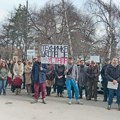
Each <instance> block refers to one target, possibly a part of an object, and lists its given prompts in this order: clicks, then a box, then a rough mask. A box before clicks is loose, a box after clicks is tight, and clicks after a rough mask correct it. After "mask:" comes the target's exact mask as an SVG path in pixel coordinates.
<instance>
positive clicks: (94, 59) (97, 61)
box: [90, 56, 100, 63]
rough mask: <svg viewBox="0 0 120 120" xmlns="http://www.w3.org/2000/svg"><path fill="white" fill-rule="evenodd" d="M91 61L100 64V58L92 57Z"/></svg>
mask: <svg viewBox="0 0 120 120" xmlns="http://www.w3.org/2000/svg"><path fill="white" fill-rule="evenodd" d="M90 61H94V62H96V63H100V56H90Z"/></svg>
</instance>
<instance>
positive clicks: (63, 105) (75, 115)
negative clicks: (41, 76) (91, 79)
mask: <svg viewBox="0 0 120 120" xmlns="http://www.w3.org/2000/svg"><path fill="white" fill-rule="evenodd" d="M9 91H10V90H9ZM64 96H67V95H66V93H65V95H64ZM32 100H33V98H32V97H30V96H28V95H27V93H26V92H25V90H22V95H21V96H16V95H14V94H13V93H11V92H8V90H7V95H6V96H3V95H1V96H0V108H1V110H0V120H120V111H118V110H117V104H115V100H114V103H113V106H112V110H110V111H108V110H107V109H106V108H107V103H103V102H102V95H99V96H98V101H97V102H94V101H86V100H85V98H84V99H83V100H81V101H82V102H83V103H84V105H78V104H76V102H75V100H74V99H73V104H72V105H68V104H67V101H68V99H67V97H64V98H59V97H56V94H52V96H51V97H47V104H42V103H41V100H40V101H39V103H36V104H30V102H31V101H32Z"/></svg>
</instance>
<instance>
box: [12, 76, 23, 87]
mask: <svg viewBox="0 0 120 120" xmlns="http://www.w3.org/2000/svg"><path fill="white" fill-rule="evenodd" d="M13 85H14V86H21V85H22V79H21V78H20V77H16V78H15V79H14V81H13Z"/></svg>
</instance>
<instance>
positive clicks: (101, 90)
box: [97, 75, 103, 93]
mask: <svg viewBox="0 0 120 120" xmlns="http://www.w3.org/2000/svg"><path fill="white" fill-rule="evenodd" d="M97 91H98V92H100V93H103V86H102V77H101V75H99V81H98V85H97Z"/></svg>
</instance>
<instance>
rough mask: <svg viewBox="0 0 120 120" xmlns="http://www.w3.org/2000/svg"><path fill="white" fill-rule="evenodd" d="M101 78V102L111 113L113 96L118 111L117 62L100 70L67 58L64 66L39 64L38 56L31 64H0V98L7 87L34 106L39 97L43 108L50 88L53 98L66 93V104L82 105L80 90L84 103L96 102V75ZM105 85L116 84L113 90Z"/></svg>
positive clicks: (119, 68)
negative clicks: (102, 92)
mask: <svg viewBox="0 0 120 120" xmlns="http://www.w3.org/2000/svg"><path fill="white" fill-rule="evenodd" d="M100 74H101V76H102V85H103V90H104V99H103V101H104V102H107V101H108V110H110V109H111V105H112V101H113V97H114V95H115V94H116V96H117V104H118V109H119V110H120V65H119V63H118V59H117V58H113V59H112V60H111V61H110V59H106V60H105V65H104V66H103V67H102V69H101V70H100V67H99V65H97V64H96V63H95V62H94V61H91V62H87V63H86V62H85V61H84V60H81V59H79V60H78V61H77V63H75V62H74V59H73V58H72V57H69V58H68V63H67V65H53V64H42V63H41V56H37V57H36V58H34V59H33V61H28V60H27V61H25V60H24V61H21V60H20V59H18V60H17V61H16V60H14V61H5V60H2V59H1V60H0V95H1V94H3V95H6V88H7V86H8V85H10V86H11V91H12V92H13V93H14V94H16V95H20V94H21V89H25V88H26V91H27V93H28V95H31V96H32V97H34V100H33V101H32V102H31V103H32V104H33V103H37V102H38V99H39V97H40V93H41V95H42V102H43V103H44V104H46V96H51V92H52V88H53V91H54V92H56V91H57V92H56V96H57V97H64V95H63V94H64V90H65V89H67V95H68V104H72V99H73V98H74V96H75V98H76V103H77V104H83V103H82V102H81V99H82V98H83V90H84V91H85V97H86V100H92V99H94V101H97V93H98V92H97V86H98V81H99V75H100ZM108 81H110V82H112V83H113V85H116V84H118V88H117V90H115V89H112V88H109V89H108V87H107V86H108Z"/></svg>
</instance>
